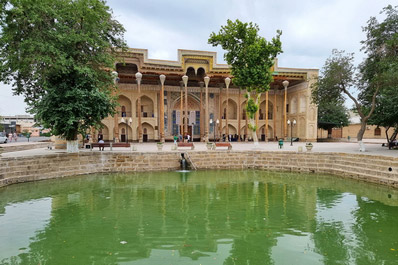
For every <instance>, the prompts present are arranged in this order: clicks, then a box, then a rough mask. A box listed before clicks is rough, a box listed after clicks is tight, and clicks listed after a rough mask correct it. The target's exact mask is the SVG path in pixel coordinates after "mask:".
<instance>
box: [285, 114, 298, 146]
mask: <svg viewBox="0 0 398 265" xmlns="http://www.w3.org/2000/svg"><path fill="white" fill-rule="evenodd" d="M287 125H288V126H289V125H290V146H293V126H295V125H296V120H293V121H292V122H290V120H287Z"/></svg>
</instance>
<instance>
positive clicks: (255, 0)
mask: <svg viewBox="0 0 398 265" xmlns="http://www.w3.org/2000/svg"><path fill="white" fill-rule="evenodd" d="M388 4H393V1H385V0H328V1H322V0H300V1H298V0H285V1H275V0H272V1H270V0H199V1H198V0H196V1H190V0H169V1H165V0H146V1H137V0H108V5H109V6H110V7H111V8H112V9H113V13H114V16H115V18H116V19H117V20H119V21H120V22H121V23H122V24H123V25H124V27H125V28H126V34H125V38H126V40H127V44H128V46H129V47H131V48H144V49H148V52H149V58H153V59H167V60H177V49H190V50H206V51H216V52H218V62H219V63H223V62H224V60H223V51H222V50H221V49H220V48H215V47H212V46H211V45H209V44H207V39H208V38H209V35H210V33H211V32H213V31H215V32H218V31H219V29H220V27H221V25H225V24H226V21H227V19H231V20H235V19H240V20H241V21H244V22H250V21H252V22H255V23H257V24H258V25H259V27H260V35H262V36H264V37H265V38H266V39H271V38H272V37H273V36H275V34H276V30H278V29H280V30H282V48H283V53H282V54H281V55H280V56H279V57H278V58H279V66H283V67H298V68H318V69H321V68H322V66H323V64H324V62H325V60H326V58H328V57H329V56H330V54H331V51H332V49H334V48H336V49H339V50H345V51H347V52H354V53H355V54H356V63H359V62H361V61H362V58H363V55H362V54H361V53H360V48H361V46H360V41H361V40H363V39H364V38H365V34H364V33H363V32H362V27H363V26H365V25H366V22H367V21H368V19H369V18H370V17H371V16H376V17H378V18H380V19H383V17H381V16H380V15H379V13H380V11H381V10H382V8H383V7H385V6H387V5H388ZM17 114H25V104H24V102H23V98H22V97H16V96H13V95H12V90H11V88H10V87H8V86H6V85H4V84H0V115H17Z"/></svg>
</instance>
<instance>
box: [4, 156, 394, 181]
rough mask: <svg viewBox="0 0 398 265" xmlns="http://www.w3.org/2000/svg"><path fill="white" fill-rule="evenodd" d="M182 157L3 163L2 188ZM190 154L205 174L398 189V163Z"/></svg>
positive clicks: (151, 167) (153, 165)
mask: <svg viewBox="0 0 398 265" xmlns="http://www.w3.org/2000/svg"><path fill="white" fill-rule="evenodd" d="M180 153H181V152H152V153H125V152H124V153H122V152H120V153H118V152H81V153H79V154H65V153H62V154H51V155H42V156H34V157H33V156H32V157H18V158H1V159H0V187H2V186H6V185H9V184H13V183H20V182H26V181H35V180H42V179H49V178H57V177H64V176H72V175H81V174H90V173H101V172H134V171H167V170H177V169H179V167H180V163H179V160H180ZM188 154H189V158H190V160H191V161H192V162H193V163H194V164H195V166H196V168H197V169H200V170H205V169H262V170H277V171H292V172H313V173H327V174H334V175H338V176H343V177H349V178H353V179H359V180H364V181H368V182H373V183H379V184H384V185H388V186H393V187H398V158H391V157H385V156H372V155H359V154H358V155H357V154H346V153H320V152H316V153H315V152H314V153H311V152H302V153H297V152H260V151H208V152H206V151H202V152H189V151H188ZM390 169H391V171H390Z"/></svg>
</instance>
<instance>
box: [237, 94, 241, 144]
mask: <svg viewBox="0 0 398 265" xmlns="http://www.w3.org/2000/svg"><path fill="white" fill-rule="evenodd" d="M238 89H239V95H238V142H240V119H241V115H242V111H241V106H240V105H241V103H240V88H238Z"/></svg>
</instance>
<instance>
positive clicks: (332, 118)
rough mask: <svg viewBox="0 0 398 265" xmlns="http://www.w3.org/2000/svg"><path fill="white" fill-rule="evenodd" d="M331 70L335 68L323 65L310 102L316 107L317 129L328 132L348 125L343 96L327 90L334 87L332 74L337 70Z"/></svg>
mask: <svg viewBox="0 0 398 265" xmlns="http://www.w3.org/2000/svg"><path fill="white" fill-rule="evenodd" d="M331 68H336V65H334V64H333V65H332V66H330V67H329V65H325V67H324V68H323V72H322V75H321V77H319V78H318V80H317V82H316V83H314V85H313V87H312V102H313V103H315V104H316V105H317V106H318V127H319V128H322V129H324V130H328V131H330V130H331V129H332V128H335V127H342V126H347V125H348V124H349V120H348V118H349V115H348V111H347V108H346V107H345V106H344V97H343V94H342V93H337V90H332V91H330V89H328V88H329V87H330V86H332V87H334V86H335V81H334V78H335V75H334V74H335V71H337V70H335V71H332V69H331ZM333 93H334V94H333Z"/></svg>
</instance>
